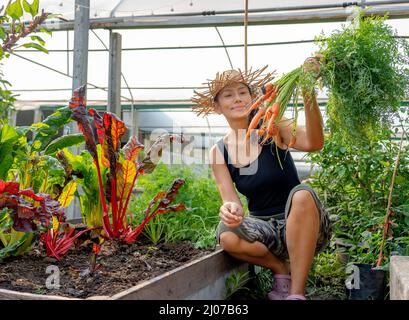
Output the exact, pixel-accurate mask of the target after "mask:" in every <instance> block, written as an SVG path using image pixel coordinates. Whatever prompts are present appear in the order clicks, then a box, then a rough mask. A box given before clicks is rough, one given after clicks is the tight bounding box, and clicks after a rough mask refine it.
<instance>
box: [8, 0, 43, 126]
mask: <svg viewBox="0 0 409 320" xmlns="http://www.w3.org/2000/svg"><path fill="white" fill-rule="evenodd" d="M25 14H29V15H30V16H31V19H32V20H31V21H30V22H28V23H26V22H24V21H23V19H24V16H25ZM49 16H50V14H49V13H46V12H44V10H43V11H42V12H41V13H39V0H33V2H32V3H31V4H30V3H29V2H28V1H26V0H23V1H21V0H15V1H9V2H8V4H7V5H6V6H5V7H4V6H3V7H1V8H0V61H1V60H2V59H3V58H4V57H9V56H10V53H12V52H13V50H15V49H17V48H19V47H24V48H33V49H35V50H39V51H42V52H45V53H48V51H47V49H46V48H45V47H44V45H45V41H44V40H43V39H42V38H41V37H40V35H39V34H41V33H47V34H49V35H50V34H51V33H50V32H49V31H47V30H46V29H45V28H44V27H41V24H42V23H43V22H44V21H46V19H47V18H48V17H49ZM28 39H29V40H28ZM26 40H28V41H26ZM21 42H24V43H22V44H20V43H21ZM10 86H11V84H10V83H9V82H8V81H7V80H5V79H3V73H2V72H1V70H0V125H1V124H4V123H7V122H8V117H9V112H10V110H12V109H13V104H14V102H15V100H16V95H14V94H13V93H12V92H11V91H10V89H9V88H8V87H10Z"/></svg>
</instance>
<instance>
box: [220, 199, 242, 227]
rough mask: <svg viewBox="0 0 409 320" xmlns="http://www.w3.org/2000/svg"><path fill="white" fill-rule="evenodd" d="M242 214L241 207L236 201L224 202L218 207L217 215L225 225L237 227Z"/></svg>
mask: <svg viewBox="0 0 409 320" xmlns="http://www.w3.org/2000/svg"><path fill="white" fill-rule="evenodd" d="M243 216H244V212H243V207H242V206H241V205H239V204H237V203H236V202H225V203H224V204H223V205H222V206H221V207H220V211H219V217H220V220H221V221H222V222H223V223H224V224H225V225H226V227H229V228H236V227H238V226H239V225H240V224H241V222H242V221H243Z"/></svg>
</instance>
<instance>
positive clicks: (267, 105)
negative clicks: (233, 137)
mask: <svg viewBox="0 0 409 320" xmlns="http://www.w3.org/2000/svg"><path fill="white" fill-rule="evenodd" d="M302 72H303V71H302V67H299V68H297V69H294V70H293V71H291V72H289V73H287V74H286V75H284V76H283V77H282V78H281V79H279V80H278V81H276V82H275V83H267V84H266V85H265V86H264V87H263V88H262V95H260V96H259V97H258V98H256V100H255V101H254V102H253V104H252V105H251V107H250V108H249V109H248V110H247V113H246V114H247V115H249V114H250V113H251V112H254V111H256V114H255V115H254V117H253V118H252V119H251V122H250V124H249V127H248V130H247V134H246V139H249V138H250V137H251V136H252V134H253V132H257V135H258V137H259V142H260V144H261V145H263V144H265V143H266V142H268V141H271V139H273V138H275V137H276V136H277V134H278V123H279V122H280V121H281V118H282V117H283V114H284V112H285V110H286V108H287V106H288V103H289V101H290V100H291V98H294V99H295V101H296V99H297V97H298V94H299V80H300V78H301V75H302ZM297 115H298V113H297V107H296V103H295V104H294V119H293V130H292V132H293V136H292V138H291V140H290V143H289V144H288V147H289V148H292V147H294V145H295V142H296V135H295V133H296V127H297Z"/></svg>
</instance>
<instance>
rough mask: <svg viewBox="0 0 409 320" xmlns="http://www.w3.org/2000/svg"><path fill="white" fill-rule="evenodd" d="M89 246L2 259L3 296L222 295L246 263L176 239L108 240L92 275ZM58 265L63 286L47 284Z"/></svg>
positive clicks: (221, 297)
mask: <svg viewBox="0 0 409 320" xmlns="http://www.w3.org/2000/svg"><path fill="white" fill-rule="evenodd" d="M89 257H90V255H89V252H87V251H86V250H79V251H73V252H72V253H70V254H69V255H67V256H66V257H64V259H63V260H62V261H60V262H57V261H55V260H54V259H50V258H44V256H43V255H39V253H38V251H37V252H36V251H33V252H32V253H30V254H28V255H26V256H23V257H18V258H14V259H9V260H8V261H7V262H3V263H1V264H0V288H1V289H0V299H41V300H44V299H47V300H48V299H115V300H117V299H156V300H161V299H223V298H224V294H225V285H224V280H225V278H226V277H227V276H228V275H229V274H230V273H231V272H232V271H234V270H239V269H240V270H245V268H246V267H247V266H246V264H244V263H239V262H238V261H236V260H234V259H232V258H230V257H229V256H228V255H227V254H226V253H225V252H223V251H222V250H221V249H216V250H205V249H195V248H193V247H192V245H191V244H190V243H188V242H181V243H175V244H159V245H156V246H153V245H148V244H140V243H139V244H138V243H136V244H134V245H132V246H120V245H119V246H118V245H105V246H103V251H102V252H101V255H100V257H99V260H98V263H100V264H101V265H102V268H101V269H99V270H98V271H96V273H95V274H94V275H93V276H81V272H82V271H83V270H84V269H86V268H87V266H88V265H89ZM50 265H54V266H57V267H58V268H59V271H60V288H59V289H47V287H46V280H47V277H49V276H50V274H47V273H46V268H47V267H48V266H50Z"/></svg>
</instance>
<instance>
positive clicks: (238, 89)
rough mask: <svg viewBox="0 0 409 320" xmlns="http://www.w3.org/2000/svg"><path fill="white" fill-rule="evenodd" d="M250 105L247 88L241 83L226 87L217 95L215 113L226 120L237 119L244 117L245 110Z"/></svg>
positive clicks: (249, 95)
mask: <svg viewBox="0 0 409 320" xmlns="http://www.w3.org/2000/svg"><path fill="white" fill-rule="evenodd" d="M250 104H251V94H250V91H249V88H248V87H247V86H246V85H245V84H243V83H234V84H231V85H229V86H226V87H225V88H224V89H223V90H222V91H220V92H219V94H218V95H217V100H216V101H215V107H216V108H215V111H216V112H217V113H219V114H223V115H224V116H225V117H226V118H231V119H233V118H234V119H237V118H242V117H246V114H245V113H246V110H247V109H248V108H249V107H250Z"/></svg>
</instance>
